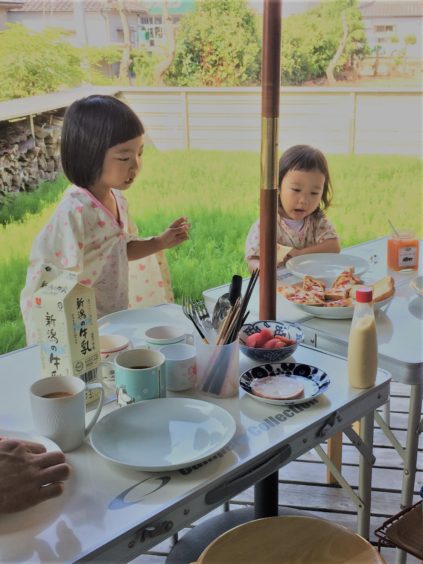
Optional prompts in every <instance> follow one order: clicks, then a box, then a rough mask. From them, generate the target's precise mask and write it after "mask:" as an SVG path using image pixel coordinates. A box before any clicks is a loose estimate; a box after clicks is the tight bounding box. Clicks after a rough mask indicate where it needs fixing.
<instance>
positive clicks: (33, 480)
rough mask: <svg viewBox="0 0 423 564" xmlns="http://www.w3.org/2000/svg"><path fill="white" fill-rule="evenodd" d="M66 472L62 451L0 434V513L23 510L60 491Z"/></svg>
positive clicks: (61, 490)
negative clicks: (47, 449)
mask: <svg viewBox="0 0 423 564" xmlns="http://www.w3.org/2000/svg"><path fill="white" fill-rule="evenodd" d="M69 473H70V466H69V464H66V462H65V456H64V454H63V453H62V452H60V451H57V452H46V449H45V447H44V446H43V445H41V444H38V443H31V442H27V441H21V440H15V439H7V438H1V437H0V513H13V512H14V511H20V510H22V509H27V508H28V507H31V506H33V505H36V504H38V503H40V502H42V501H46V500H47V499H51V498H53V497H57V496H59V495H61V494H62V492H63V480H66V479H67V478H68V476H69Z"/></svg>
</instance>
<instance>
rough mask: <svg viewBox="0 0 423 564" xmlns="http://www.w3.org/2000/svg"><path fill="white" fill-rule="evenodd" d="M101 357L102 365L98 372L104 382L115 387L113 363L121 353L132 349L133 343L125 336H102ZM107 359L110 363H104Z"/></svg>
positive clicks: (100, 337)
mask: <svg viewBox="0 0 423 564" xmlns="http://www.w3.org/2000/svg"><path fill="white" fill-rule="evenodd" d="M99 339H100V357H101V361H102V362H101V363H100V366H99V367H98V370H99V371H100V374H101V379H102V381H103V382H104V383H105V384H106V385H108V386H112V387H114V385H115V370H114V364H113V361H114V359H115V358H116V357H117V355H118V354H119V353H121V352H122V351H126V350H128V349H131V348H132V343H131V341H130V340H129V339H128V337H125V336H124V335H100V336H99ZM106 359H107V361H108V362H104V361H105V360H106Z"/></svg>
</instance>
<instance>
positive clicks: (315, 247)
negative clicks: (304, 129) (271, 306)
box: [245, 145, 341, 271]
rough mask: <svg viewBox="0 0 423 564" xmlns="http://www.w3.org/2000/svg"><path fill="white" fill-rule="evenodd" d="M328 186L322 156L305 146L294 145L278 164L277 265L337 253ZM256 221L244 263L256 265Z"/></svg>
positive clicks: (257, 223) (325, 164) (257, 241)
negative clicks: (329, 215)
mask: <svg viewBox="0 0 423 564" xmlns="http://www.w3.org/2000/svg"><path fill="white" fill-rule="evenodd" d="M331 199H332V185H331V180H330V175H329V169H328V164H327V161H326V158H325V156H324V155H323V153H321V151H319V150H318V149H314V148H313V147H310V146H308V145H294V146H293V147H291V148H290V149H287V150H286V151H285V152H284V154H283V155H282V157H281V159H280V161H279V200H278V225H277V262H278V266H280V265H282V264H284V263H285V262H286V261H287V260H288V259H289V258H291V257H295V256H297V255H305V254H308V253H339V251H340V250H341V249H340V245H339V239H338V236H337V234H336V232H335V230H334V228H333V227H332V225H331V224H330V222H329V221H328V220H327V218H326V216H325V214H324V210H326V209H327V208H328V207H329V205H330V202H331ZM259 239H260V221H259V220H257V221H256V222H255V223H254V224H253V225H252V226H251V228H250V231H249V233H248V236H247V240H246V243H245V260H246V261H247V263H248V268H249V270H250V271H253V270H254V269H255V268H257V267H258V266H259V256H260V240H259Z"/></svg>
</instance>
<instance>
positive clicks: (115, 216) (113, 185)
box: [21, 95, 189, 344]
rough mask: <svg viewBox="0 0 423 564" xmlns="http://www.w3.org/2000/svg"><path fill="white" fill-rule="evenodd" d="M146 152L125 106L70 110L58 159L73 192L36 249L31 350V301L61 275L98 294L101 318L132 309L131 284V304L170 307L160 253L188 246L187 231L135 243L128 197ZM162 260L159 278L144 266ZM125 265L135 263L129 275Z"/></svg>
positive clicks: (27, 310)
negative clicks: (131, 288)
mask: <svg viewBox="0 0 423 564" xmlns="http://www.w3.org/2000/svg"><path fill="white" fill-rule="evenodd" d="M143 148H144V127H143V125H142V123H141V122H140V120H139V119H138V117H137V116H136V114H135V113H134V112H133V111H132V110H131V109H130V108H129V107H128V106H127V105H126V104H124V103H123V102H121V101H120V100H118V99H116V98H113V97H111V96H98V95H94V96H89V97H87V98H83V99H81V100H77V101H76V102H74V103H73V104H71V105H70V106H69V108H68V109H67V111H66V114H65V119H64V123H63V130H62V139H61V159H62V166H63V170H64V172H65V174H66V176H67V178H68V179H69V180H70V181H71V182H72V183H73V185H72V186H70V187H69V188H68V189H67V190H66V191H65V193H64V195H63V198H62V200H61V201H60V203H59V205H58V206H57V208H56V210H55V212H54V214H53V216H52V217H51V219H50V220H49V222H48V223H47V225H46V226H45V227H44V228H43V230H42V231H41V233H40V234H39V235H38V236H37V238H36V239H35V241H34V243H33V247H32V251H31V255H30V265H29V268H28V272H27V279H26V285H25V288H24V289H23V291H22V294H21V309H22V314H23V317H24V321H25V326H26V333H27V342H28V344H30V343H33V342H35V341H36V332H35V328H34V327H33V325H32V320H31V310H32V295H33V293H34V292H35V291H37V290H38V289H39V288H40V287H41V286H42V285H43V284H45V283H46V282H48V281H49V280H51V279H52V278H54V277H55V276H57V275H58V274H59V272H60V271H62V270H70V271H73V272H76V273H78V280H79V282H81V283H82V284H85V285H87V286H91V287H93V288H94V289H95V294H96V303H97V315H98V317H101V316H103V315H106V314H108V313H112V312H114V311H119V310H123V309H126V308H128V305H129V281H130V279H132V284H133V286H134V287H136V291H135V293H134V297H133V301H134V302H138V303H140V305H142V300H143V299H144V298H146V297H148V298H149V300H150V303H151V298H152V294H155V293H158V294H160V296H159V299H158V300H156V302H158V301H160V298H161V297H163V299H161V301H168V300H166V296H165V295H164V291H163V285H164V282H163V276H162V272H161V268H160V266H161V265H163V261H164V260H165V259H164V256H162V255H161V251H163V250H164V249H170V248H171V247H175V246H176V245H179V244H181V243H182V242H183V241H186V240H187V239H188V231H189V224H188V223H187V218H186V217H180V218H178V219H176V220H175V221H174V222H173V223H172V224H171V225H170V226H169V228H168V229H166V230H165V231H163V233H161V234H160V235H158V236H157V237H151V238H149V239H142V238H140V237H139V236H138V234H137V231H136V228H135V226H134V224H133V223H132V222H131V220H130V218H129V216H128V205H127V201H126V199H125V197H124V195H123V192H124V191H125V190H128V189H129V188H130V186H131V184H132V183H133V181H134V180H135V177H136V176H137V174H138V173H139V172H140V170H141V166H142V154H143ZM157 253H158V255H157V259H156V257H154V258H155V261H154V265H155V266H156V269H155V270H154V269H152V268H148V262H144V263H143V262H142V261H139V259H144V257H148V258H150V257H152V256H153V255H155V254H157ZM148 258H147V259H145V260H147V261H148ZM128 261H138V262H137V268H136V269H134V270H133V271H132V272H131V273H130V271H129V263H128ZM152 264H153V263H152ZM157 265H158V267H157ZM147 295H148V296H147ZM153 297H154V296H153Z"/></svg>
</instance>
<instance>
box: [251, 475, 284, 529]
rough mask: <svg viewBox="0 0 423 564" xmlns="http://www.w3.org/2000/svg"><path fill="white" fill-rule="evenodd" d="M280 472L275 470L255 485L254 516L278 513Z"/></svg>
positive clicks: (261, 516)
mask: <svg viewBox="0 0 423 564" xmlns="http://www.w3.org/2000/svg"><path fill="white" fill-rule="evenodd" d="M278 478H279V475H278V472H273V474H270V475H269V476H267V477H266V478H264V480H261V482H258V483H257V484H256V485H255V486H254V518H255V519H262V518H263V517H275V516H276V515H277V514H278V498H279V491H278Z"/></svg>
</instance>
